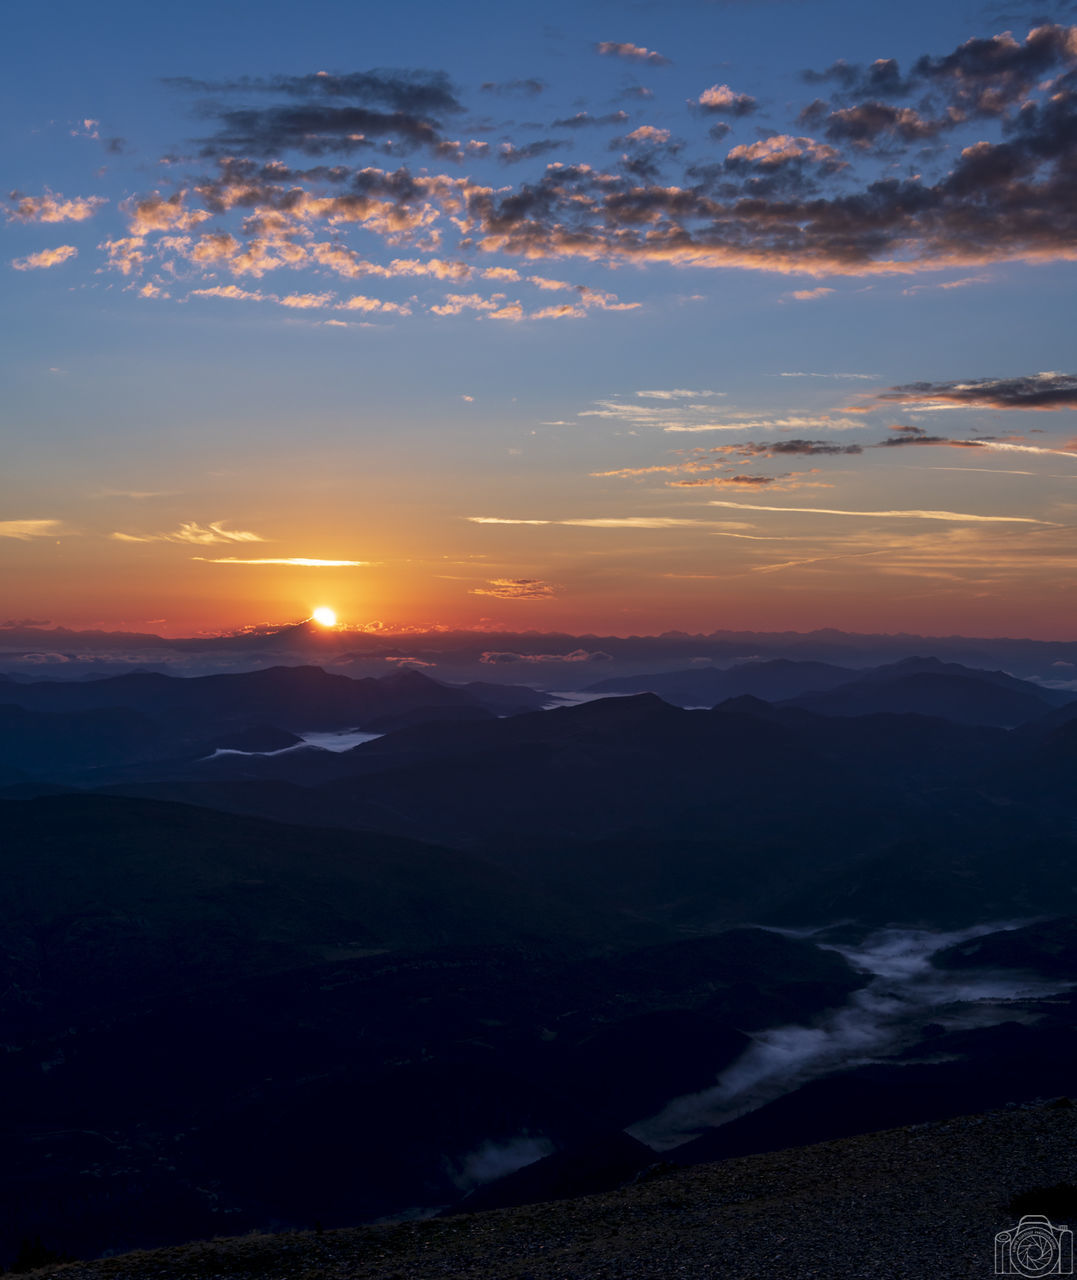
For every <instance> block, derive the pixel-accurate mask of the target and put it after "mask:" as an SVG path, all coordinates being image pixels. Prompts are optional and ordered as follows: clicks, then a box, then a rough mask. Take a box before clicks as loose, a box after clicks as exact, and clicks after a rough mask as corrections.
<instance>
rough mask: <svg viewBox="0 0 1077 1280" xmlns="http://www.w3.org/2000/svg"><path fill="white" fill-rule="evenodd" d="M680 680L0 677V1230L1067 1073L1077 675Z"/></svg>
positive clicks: (551, 1178)
mask: <svg viewBox="0 0 1077 1280" xmlns="http://www.w3.org/2000/svg"><path fill="white" fill-rule="evenodd" d="M661 674H662V673H659V675H657V676H655V677H654V679H653V680H652V679H651V678H650V677H634V678H633V679H634V680H636V682H637V683H643V684H656V685H658V686H659V689H658V691H650V690H647V691H639V692H632V691H631V690H630V689H618V690H616V691H613V692H614V693H615V694H616V696H607V697H603V696H601V695H602V692H603V691H602V690H596V691H592V693H591V694H590V695H588V697H587V698H586V699H585V700H583V701H579V702H576V701H572V702H568V703H566V701H565V699H564V698H558V697H556V696H555V695H553V694H552V693H550V692H549V691H544V690H536V689H533V688H531V687H529V686H519V687H512V686H507V685H503V684H497V683H496V682H495V683H492V684H491V683H490V682H479V683H477V684H476V683H472V682H466V683H463V684H457V685H451V684H446V683H445V682H443V681H441V680H435V679H432V678H431V677H430V676H429V675H427V674H424V673H421V672H419V671H412V670H401V671H397V672H394V673H392V674H391V675H389V676H386V677H385V678H383V679H369V678H359V679H354V678H351V677H349V676H346V675H342V674H340V673H339V672H333V673H329V672H326V671H324V670H321V669H318V668H311V667H278V668H270V669H266V670H260V671H254V672H245V673H232V674H220V675H212V676H205V677H177V676H168V675H163V674H154V673H142V674H127V675H123V676H119V677H115V678H107V679H92V680H81V681H71V680H67V681H40V680H38V681H25V680H18V681H15V680H12V681H8V682H6V683H4V684H3V685H2V686H0V729H3V730H4V732H3V733H2V734H0V744H2V753H0V769H2V770H3V774H2V779H3V782H4V783H5V785H4V786H3V789H2V790H0V815H2V817H3V821H4V832H5V840H4V843H3V848H2V850H0V862H2V864H3V871H4V877H5V886H6V894H5V898H4V901H3V903H0V923H2V936H3V938H4V941H5V945H4V947H3V948H2V952H0V966H2V971H0V987H2V995H0V1040H2V1042H3V1044H4V1046H5V1053H4V1055H3V1057H2V1059H0V1084H2V1085H3V1088H2V1091H0V1096H2V1097H3V1098H4V1099H5V1101H4V1102H3V1104H0V1107H2V1109H3V1111H4V1121H3V1123H4V1126H5V1128H6V1129H7V1132H8V1134H9V1144H10V1145H9V1154H8V1157H7V1158H6V1160H5V1162H4V1167H3V1170H2V1171H0V1187H2V1189H3V1194H2V1196H0V1201H2V1203H3V1205H4V1208H3V1210H2V1213H0V1263H2V1262H3V1260H4V1259H5V1258H6V1259H7V1260H8V1261H11V1260H12V1259H14V1257H15V1256H16V1254H17V1253H18V1252H19V1242H20V1240H23V1239H24V1238H30V1239H33V1238H36V1237H37V1236H40V1237H41V1238H42V1240H43V1241H45V1242H46V1245H47V1246H48V1247H49V1248H52V1249H54V1250H56V1251H62V1252H65V1253H68V1254H76V1255H80V1256H93V1255H95V1254H98V1253H101V1252H103V1251H106V1250H111V1251H115V1250H121V1249H125V1248H132V1247H141V1246H146V1245H162V1244H169V1243H175V1242H179V1241H183V1240H187V1239H192V1238H195V1237H198V1236H210V1235H219V1234H221V1233H222V1232H223V1231H241V1230H249V1229H265V1228H267V1227H274V1228H279V1227H309V1226H313V1225H314V1224H315V1223H322V1224H324V1225H326V1226H347V1225H351V1224H354V1223H357V1222H361V1221H371V1220H374V1219H379V1218H385V1217H400V1216H405V1217H406V1216H409V1215H411V1216H415V1215H425V1214H432V1213H436V1212H452V1211H458V1210H463V1211H470V1210H475V1209H479V1208H482V1207H495V1206H504V1205H512V1204H520V1203H530V1202H534V1201H536V1200H543V1199H549V1198H551V1197H554V1198H555V1197H557V1196H568V1197H572V1196H576V1195H581V1194H585V1193H592V1192H599V1191H603V1190H605V1189H608V1188H611V1187H615V1186H617V1185H620V1184H621V1183H623V1182H624V1181H626V1180H631V1179H632V1178H634V1177H636V1176H637V1175H638V1174H639V1173H640V1172H641V1171H642V1170H645V1169H647V1168H649V1167H650V1166H651V1165H653V1164H654V1162H655V1161H656V1160H663V1161H666V1162H667V1163H674V1164H677V1163H682V1164H684V1163H694V1162H699V1161H709V1160H714V1159H719V1158H721V1159H726V1158H730V1157H732V1156H735V1155H742V1154H745V1153H750V1152H758V1151H767V1150H773V1149H777V1148H778V1147H780V1146H788V1145H790V1144H791V1143H793V1144H795V1143H803V1142H812V1141H818V1140H822V1139H828V1138H835V1137H838V1136H841V1135H843V1134H853V1133H859V1132H866V1131H868V1130H870V1129H874V1128H879V1127H881V1126H884V1125H887V1124H906V1123H919V1122H922V1121H926V1120H931V1119H937V1118H942V1117H945V1116H948V1115H954V1114H957V1113H958V1112H960V1111H961V1110H963V1109H967V1108H968V1106H969V1105H975V1106H977V1107H985V1108H987V1107H993V1106H999V1105H1002V1104H1004V1103H1006V1102H1010V1101H1022V1100H1024V1099H1027V1098H1032V1097H1042V1096H1051V1095H1053V1094H1057V1093H1062V1092H1065V1091H1066V1085H1067V1079H1068V1069H1069V1068H1068V1063H1069V1060H1070V1054H1069V1050H1068V1045H1069V1043H1070V1040H1071V1039H1072V1036H1073V1034H1074V1028H1075V1027H1077V1000H1075V998H1074V996H1073V994H1072V992H1073V990H1074V987H1075V985H1077V926H1075V924H1074V921H1075V920H1077V889H1075V886H1074V883H1073V879H1072V866H1073V863H1074V859H1075V856H1077V843H1075V834H1074V830H1075V829H1074V821H1075V819H1077V807H1075V806H1077V793H1075V792H1074V789H1073V786H1072V778H1073V776H1074V775H1073V770H1074V766H1075V764H1077V702H1075V701H1074V700H1072V699H1070V698H1068V696H1067V695H1066V694H1065V693H1064V692H1063V693H1060V692H1059V691H1057V690H1052V689H1049V688H1046V687H1044V686H1041V685H1038V684H1036V683H1035V682H1029V681H1022V680H1019V679H1017V678H1015V677H1012V676H1010V675H1008V674H1006V673H1003V672H999V671H992V670H985V669H978V668H974V667H965V666H959V665H957V664H954V663H950V662H942V661H941V660H938V659H934V658H931V657H930V656H929V657H927V658H918V659H916V660H913V661H901V662H898V663H896V664H886V665H884V666H882V667H877V668H873V669H871V670H853V669H851V668H838V667H837V666H833V665H829V666H825V667H824V666H823V665H822V664H820V663H817V662H815V661H808V662H794V661H783V662H752V663H747V664H743V665H742V666H740V667H736V668H733V669H732V670H729V671H725V672H716V671H703V670H699V671H693V672H679V673H673V675H670V673H666V675H667V676H669V678H670V679H673V677H674V676H675V677H676V680H675V683H674V689H675V691H677V696H678V698H680V699H683V700H685V701H688V702H689V704H690V705H689V707H684V706H679V705H672V704H671V703H670V702H669V701H666V700H665V698H664V697H663V696H660V694H661V693H662V692H663V691H664V692H665V693H667V694H670V696H673V694H672V693H671V686H670V685H669V684H668V683H666V684H662V683H661V682H660V678H661ZM688 676H691V677H692V678H693V679H694V680H697V681H698V682H699V683H697V684H696V685H694V686H693V685H690V683H689V681H688V679H687V677H688ZM723 681H724V682H725V683H722V682H723ZM701 689H708V690H709V691H710V692H709V693H708V694H707V697H710V696H712V694H713V693H714V692H715V691H717V693H718V694H719V698H718V700H717V701H716V703H714V704H709V703H707V704H704V705H703V706H702V707H699V708H697V709H691V707H692V703H693V700H694V698H695V697H696V696H697V693H698V691H699V690H701ZM607 692H609V691H607ZM762 693H769V694H770V695H771V697H770V698H769V699H764V698H763V697H762V696H761V694H762ZM723 694H724V695H727V696H724V697H723V696H721V695H723ZM348 735H353V736H354V737H356V738H358V739H360V740H359V741H358V743H357V745H354V746H350V747H349V746H348V743H349V742H350V741H352V737H349V736H348ZM308 739H309V740H308ZM319 744H320V745H319ZM326 744H328V745H331V746H332V747H333V748H334V749H326ZM61 1203H62V1204H63V1205H64V1206H65V1208H64V1213H63V1214H62V1215H58V1214H57V1212H56V1209H55V1206H56V1205H57V1204H61Z"/></svg>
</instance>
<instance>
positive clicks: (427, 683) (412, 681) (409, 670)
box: [381, 667, 445, 692]
mask: <svg viewBox="0 0 1077 1280" xmlns="http://www.w3.org/2000/svg"><path fill="white" fill-rule="evenodd" d="M381 683H382V684H383V685H384V686H385V688H386V689H391V690H393V691H394V692H401V691H407V690H420V689H431V688H436V689H444V688H445V686H444V685H443V684H442V683H441V681H440V680H434V679H433V678H432V677H430V676H428V675H424V674H423V672H421V671H417V670H416V669H415V668H414V667H398V668H397V669H396V670H395V671H391V672H390V673H389V674H388V675H387V676H382V677H381Z"/></svg>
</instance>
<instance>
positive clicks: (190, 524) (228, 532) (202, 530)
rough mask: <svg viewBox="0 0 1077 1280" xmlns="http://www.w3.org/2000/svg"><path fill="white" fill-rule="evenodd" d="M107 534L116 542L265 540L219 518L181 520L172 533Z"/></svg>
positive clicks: (199, 542)
mask: <svg viewBox="0 0 1077 1280" xmlns="http://www.w3.org/2000/svg"><path fill="white" fill-rule="evenodd" d="M141 496H146V497H153V496H156V495H153V494H147V495H141ZM109 536H110V537H112V538H114V539H115V540H116V541H117V542H189V543H194V544H195V545H196V546H210V545H211V544H213V543H216V542H265V538H263V537H262V535H261V534H259V533H251V532H250V530H247V529H226V528H225V527H224V523H223V521H220V520H217V521H213V522H211V523H210V524H208V525H201V524H198V523H197V521H194V520H187V521H183V522H182V523H181V524H180V526H179V528H178V529H176V530H174V531H173V532H172V533H146V534H136V533H113V534H110V535H109Z"/></svg>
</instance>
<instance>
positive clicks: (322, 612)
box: [310, 604, 337, 627]
mask: <svg viewBox="0 0 1077 1280" xmlns="http://www.w3.org/2000/svg"><path fill="white" fill-rule="evenodd" d="M310 616H311V618H313V619H314V621H315V622H317V623H318V624H319V626H322V627H335V626H336V625H337V615H336V613H335V612H334V610H332V609H330V608H329V607H328V606H327V605H324V604H323V605H319V606H318V608H317V609H315V610H314V612H313V613H312V614H311V615H310Z"/></svg>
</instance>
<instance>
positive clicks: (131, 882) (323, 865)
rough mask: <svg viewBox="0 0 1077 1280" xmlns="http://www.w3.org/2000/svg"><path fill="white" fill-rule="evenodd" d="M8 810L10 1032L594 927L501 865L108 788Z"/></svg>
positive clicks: (5, 927) (5, 902)
mask: <svg viewBox="0 0 1077 1280" xmlns="http://www.w3.org/2000/svg"><path fill="white" fill-rule="evenodd" d="M0 813H2V817H3V822H4V841H3V846H2V851H0V874H2V876H3V881H4V885H5V892H4V895H3V897H2V898H0V930H2V932H3V936H4V938H5V948H4V958H3V970H4V972H3V987H4V989H5V996H4V1006H3V1010H4V1015H5V1017H6V1019H7V1025H8V1035H9V1036H10V1034H11V1030H12V1028H13V1027H22V1028H24V1033H25V1031H28V1030H29V1029H30V1028H31V1027H33V1026H35V1025H36V1024H37V1022H38V1020H39V1019H40V1018H41V1017H46V1018H47V1020H48V1021H50V1022H59V1023H63V1022H64V1020H65V1019H70V1018H74V1017H77V1016H78V1014H79V1012H80V1011H85V1010H87V1009H94V1008H100V1007H106V1006H107V1007H121V1008H122V1007H123V1006H124V1005H125V1004H127V1003H130V1002H131V1001H138V1000H142V999H145V998H147V997H150V996H156V995H158V994H160V993H161V992H162V991H168V990H177V989H181V988H186V987H190V986H191V985H192V984H195V985H197V984H199V983H204V982H214V981H219V980H220V979H221V978H222V976H227V977H228V978H229V979H233V978H235V977H238V976H243V975H249V974H254V973H259V972H267V971H273V970H280V969H286V968H291V967H294V966H296V965H302V964H310V963H313V962H315V961H318V960H322V959H324V958H326V957H327V956H331V955H335V954H347V953H349V952H353V951H363V950H369V949H384V948H399V947H410V948H414V947H431V946H439V945H444V944H445V943H447V942H454V941H459V942H467V943H469V944H476V943H484V942H497V941H504V940H507V939H509V938H519V937H525V936H529V935H530V936H536V937H546V938H551V937H553V938H556V937H559V936H563V935H565V934H569V935H572V936H576V937H579V936H582V935H584V933H585V931H586V930H588V929H597V928H598V921H597V919H596V918H592V919H591V920H590V921H589V922H587V923H586V924H585V923H584V922H583V921H581V920H579V919H575V920H574V919H572V917H571V914H570V913H568V912H566V909H565V908H563V907H559V906H558V905H557V904H555V903H554V902H552V901H549V900H544V899H543V898H542V896H541V895H539V894H536V893H535V891H534V889H533V887H531V886H526V885H524V884H522V883H520V882H519V881H518V880H516V879H515V878H514V877H513V876H512V875H511V874H509V873H506V872H505V871H502V870H499V869H497V868H495V867H493V866H491V865H490V864H489V863H487V862H479V861H477V860H475V859H473V858H470V857H469V856H467V855H466V854H461V853H458V852H453V851H450V850H447V849H438V848H435V847H431V846H424V845H417V844H411V843H408V842H406V841H403V840H399V839H394V838H391V837H385V836H374V835H369V834H368V835H358V834H353V833H344V832H328V831H313V830H310V829H303V828H295V827H287V826H282V825H278V824H276V823H272V822H267V821H264V820H259V819H253V818H240V817H232V816H229V815H225V814H222V813H219V812H211V811H209V810H205V809H196V808H191V807H188V806H184V805H169V804H161V803H154V802H149V801H140V800H130V799H121V798H110V797H102V796H56V797H51V798H48V799H42V800H31V801H25V802H9V803H7V804H5V805H4V806H3V808H2V810H0Z"/></svg>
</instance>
